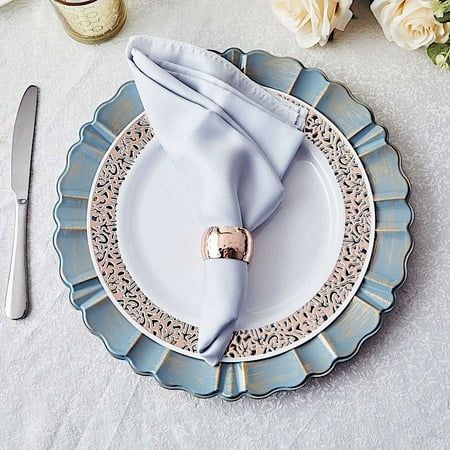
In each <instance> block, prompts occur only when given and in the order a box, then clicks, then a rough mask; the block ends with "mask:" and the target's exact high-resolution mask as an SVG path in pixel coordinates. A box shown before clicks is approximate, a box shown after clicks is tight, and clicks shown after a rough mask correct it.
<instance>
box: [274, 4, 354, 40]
mask: <svg viewBox="0 0 450 450" xmlns="http://www.w3.org/2000/svg"><path fill="white" fill-rule="evenodd" d="M352 2H353V0H341V1H338V0H272V8H273V11H274V13H275V16H276V17H277V18H278V20H279V21H280V22H281V23H282V24H283V25H284V26H285V27H286V28H288V29H289V30H290V31H292V32H293V33H295V39H296V41H297V43H298V45H299V46H300V47H303V48H309V47H312V46H313V45H316V44H319V45H325V44H326V43H327V42H328V39H329V37H330V35H331V33H332V32H333V30H334V29H336V28H337V29H338V30H341V31H342V30H344V28H345V27H346V25H347V24H348V22H349V20H350V19H351V18H352V12H351V11H350V6H351V4H352Z"/></svg>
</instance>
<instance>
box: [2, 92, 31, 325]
mask: <svg viewBox="0 0 450 450" xmlns="http://www.w3.org/2000/svg"><path fill="white" fill-rule="evenodd" d="M37 99H38V88H37V87H36V86H29V87H28V88H27V90H26V91H25V93H24V94H23V97H22V100H21V102H20V105H19V110H18V112H17V116H16V122H15V124H14V131H13V140H12V149H11V189H12V191H13V192H14V194H15V196H16V217H15V224H14V242H13V251H12V256H11V267H10V272H9V279H8V286H7V289H6V304H5V313H6V316H7V317H8V318H9V319H21V318H23V317H25V316H26V314H27V311H28V270H27V211H28V192H29V186H30V169H31V157H32V152H33V140H34V127H35V123H36V111H37Z"/></svg>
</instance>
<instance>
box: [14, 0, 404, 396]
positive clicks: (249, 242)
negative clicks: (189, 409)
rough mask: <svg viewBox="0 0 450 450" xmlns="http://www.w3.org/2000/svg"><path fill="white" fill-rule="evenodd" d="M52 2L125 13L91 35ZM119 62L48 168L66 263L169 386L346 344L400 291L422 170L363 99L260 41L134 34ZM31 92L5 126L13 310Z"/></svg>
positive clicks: (265, 369)
mask: <svg viewBox="0 0 450 450" xmlns="http://www.w3.org/2000/svg"><path fill="white" fill-rule="evenodd" d="M54 3H55V5H54V6H55V8H57V10H58V15H59V16H60V17H61V18H62V19H63V21H64V24H65V25H64V26H65V28H66V30H67V31H69V34H70V35H71V37H73V38H75V39H77V40H79V41H81V42H83V43H98V42H101V41H102V40H104V39H107V38H108V39H109V38H110V37H112V36H114V35H115V34H116V33H117V32H119V30H120V28H121V27H122V26H123V24H124V22H125V20H126V12H125V9H124V8H123V10H122V9H121V6H120V5H122V2H112V3H115V4H116V5H115V6H114V8H116V10H115V15H114V18H113V19H114V20H112V16H108V17H109V18H108V19H107V20H108V21H109V22H108V21H107V20H106V19H104V20H105V23H104V24H103V25H101V26H102V31H100V28H99V29H97V28H96V30H97V31H92V30H94V28H90V30H91V32H90V34H89V33H86V32H85V33H84V34H83V30H80V29H78V28H76V26H71V23H72V22H73V21H74V20H75V16H74V15H73V12H72V11H71V10H70V8H71V7H72V6H73V5H72V6H71V5H70V4H71V3H72V2H62V1H59V0H58V1H57V0H55V2H54ZM85 3H86V2H85ZM87 3H90V2H87ZM91 3H93V5H92V8H95V2H91ZM275 3H276V2H275ZM122 6H123V5H122ZM84 7H85V8H86V6H84ZM117 8H118V9H117ZM94 12H95V13H96V14H97V15H96V16H94V15H93V14H94ZM83 14H85V15H87V14H91V16H87V17H90V18H91V19H92V20H94V17H98V14H100V13H99V11H94V10H92V11H86V10H83ZM277 14H278V15H279V14H280V12H279V11H278V12H277ZM77 17H78V19H77V20H79V17H80V14H79V13H78V15H77ZM71 21H72V22H71ZM76 23H77V24H78V25H79V24H80V23H81V22H79V21H78V22H76ZM108 24H109V25H108ZM78 25H77V26H78ZM107 25H108V26H107ZM98 26H100V25H98ZM336 26H337V25H336ZM105 30H107V31H105ZM84 31H86V30H84ZM77 33H78V34H77ZM105 33H106V34H105ZM297 38H299V37H298V36H297ZM321 45H322V44H321ZM119 63H120V64H124V65H128V67H129V71H130V81H128V82H126V83H125V84H123V85H121V86H117V87H116V88H117V92H116V94H115V95H114V96H113V97H112V98H109V99H105V101H104V102H103V103H102V104H100V105H98V107H97V108H96V109H95V111H92V120H90V121H89V122H87V123H85V124H84V125H82V126H81V128H80V132H79V140H78V142H76V143H74V144H73V145H72V146H70V145H68V146H67V147H68V150H67V161H66V166H65V168H64V171H63V172H62V174H61V176H60V178H59V180H58V181H57V185H56V189H57V193H58V201H57V204H56V205H55V208H54V220H55V223H56V230H55V234H54V247H55V250H56V252H57V254H58V257H59V263H60V267H59V271H60V275H61V278H62V281H63V282H64V283H65V284H66V285H67V287H68V288H69V298H70V302H71V303H72V305H73V307H74V308H76V309H77V310H79V311H80V313H81V314H80V317H81V318H82V320H83V321H84V323H85V325H86V327H87V328H88V329H89V331H90V332H92V333H93V334H95V335H96V336H98V337H99V338H100V339H101V340H102V341H103V343H104V344H105V347H106V349H107V351H109V352H110V353H111V355H112V356H114V357H115V358H118V359H122V360H126V361H128V363H129V365H130V366H131V369H132V370H134V371H135V372H136V373H137V374H139V375H144V376H150V377H153V378H154V379H155V380H156V381H157V382H158V383H159V384H160V385H161V386H162V387H164V388H167V389H180V390H185V391H187V392H190V393H191V394H193V395H194V396H196V397H201V398H209V397H215V396H219V397H221V398H223V399H225V400H230V401H232V400H237V399H239V398H241V397H251V398H255V399H256V398H264V397H267V396H270V395H271V394H273V393H275V392H279V391H290V390H295V389H298V388H300V387H302V386H303V385H304V384H305V383H306V382H307V380H308V379H309V378H311V377H321V376H324V375H326V374H328V373H329V372H330V371H331V370H332V369H333V368H334V367H335V365H336V364H337V363H338V362H342V361H345V360H348V359H350V358H352V357H353V356H354V355H355V354H356V353H357V352H358V350H359V348H360V347H361V345H362V343H363V342H364V341H366V340H367V339H368V338H369V337H371V336H373V335H374V334H375V333H376V332H377V331H378V330H379V329H380V326H381V323H382V320H383V316H384V314H385V313H386V312H388V311H390V310H391V309H392V308H393V306H394V303H395V297H396V292H397V290H398V289H399V287H400V286H401V285H402V284H403V283H404V281H405V279H406V276H407V260H408V257H409V255H410V253H411V251H412V247H413V242H412V237H411V233H410V226H411V223H412V220H413V211H412V208H411V206H410V204H409V195H410V191H411V188H410V185H409V182H408V180H407V178H406V176H405V174H404V173H403V170H402V165H401V157H400V154H399V152H398V150H397V149H395V148H394V147H393V146H392V145H391V144H390V143H389V140H388V136H387V131H386V129H385V128H384V127H382V126H381V125H379V124H378V123H377V122H376V121H375V118H374V116H373V113H372V111H371V110H370V108H369V106H367V105H365V104H363V103H362V102H361V101H359V100H358V99H356V98H355V97H354V96H353V95H352V94H351V92H350V91H349V89H348V88H347V87H346V86H344V85H343V84H341V83H338V82H335V81H331V80H330V79H329V78H328V77H327V75H326V74H325V73H323V72H322V71H321V70H319V69H317V68H311V67H305V66H304V65H303V64H302V63H301V62H300V61H298V60H296V59H294V58H290V57H289V58H288V57H280V56H274V55H272V54H270V53H268V52H266V51H263V50H258V49H256V50H253V51H248V52H244V51H242V50H240V49H239V48H237V47H233V48H229V49H227V50H225V51H218V50H214V49H205V48H202V47H199V46H196V45H194V44H192V43H187V42H180V41H178V40H175V39H167V38H160V37H156V36H151V35H136V36H133V37H131V38H130V40H129V41H128V44H127V46H126V48H124V50H123V59H122V61H120V62H118V64H119ZM37 95H38V88H37V87H35V86H31V87H30V88H29V89H28V90H27V91H26V93H25V94H24V98H23V100H22V103H21V106H20V108H19V112H18V116H17V121H16V128H15V130H14V139H13V149H12V163H11V167H12V169H11V173H12V187H13V191H14V192H15V194H16V197H17V203H16V228H15V238H14V253H13V259H12V266H11V267H12V268H11V275H10V279H9V288H8V294H7V302H6V314H7V316H8V317H9V318H11V319H20V318H22V317H24V316H25V315H26V313H27V309H28V306H27V303H28V302H27V297H28V288H27V259H26V251H27V248H26V247H27V246H26V235H27V229H26V217H27V210H26V208H27V203H28V189H29V185H28V182H29V176H28V174H29V172H30V165H31V151H32V144H33V133H34V122H35V117H36V111H37ZM69 147H70V148H69Z"/></svg>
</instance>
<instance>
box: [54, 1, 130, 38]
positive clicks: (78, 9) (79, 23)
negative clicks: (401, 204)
mask: <svg viewBox="0 0 450 450" xmlns="http://www.w3.org/2000/svg"><path fill="white" fill-rule="evenodd" d="M50 1H51V3H52V4H53V6H54V8H55V9H56V12H57V13H58V16H59V18H60V19H61V22H62V24H63V26H64V29H65V30H66V32H67V33H68V34H69V36H70V37H72V38H73V39H75V40H77V41H79V42H82V43H84V44H97V43H99V42H103V41H106V40H108V39H110V38H112V37H113V36H115V35H116V34H117V33H118V32H119V31H120V29H121V28H122V26H123V24H124V23H125V20H126V17H127V13H126V9H125V4H124V2H123V0H83V1H80V0H50Z"/></svg>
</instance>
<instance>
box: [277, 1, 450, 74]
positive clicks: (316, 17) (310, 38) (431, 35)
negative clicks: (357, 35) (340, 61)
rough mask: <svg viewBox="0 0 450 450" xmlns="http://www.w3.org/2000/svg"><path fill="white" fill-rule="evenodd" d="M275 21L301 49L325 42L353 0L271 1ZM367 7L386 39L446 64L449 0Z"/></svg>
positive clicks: (345, 19)
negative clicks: (283, 27) (422, 48)
mask: <svg viewBox="0 0 450 450" xmlns="http://www.w3.org/2000/svg"><path fill="white" fill-rule="evenodd" d="M271 1H272V9H273V11H274V13H275V16H276V17H277V18H278V20H279V21H280V22H281V23H282V24H283V25H284V26H285V27H286V28H288V29H289V30H290V31H292V32H293V33H294V34H295V39H296V41H297V44H298V45H299V46H300V47H302V48H309V47H313V46H314V45H317V44H319V45H321V46H323V45H325V44H326V43H327V42H328V40H330V39H331V38H332V37H333V34H334V31H335V30H340V31H343V30H344V29H345V27H346V26H347V24H348V23H349V21H350V19H351V18H352V16H353V13H352V11H351V9H350V8H351V6H352V3H353V0H271ZM370 9H371V10H372V12H373V14H374V16H375V18H376V19H377V21H378V23H379V24H380V25H381V28H382V30H383V33H384V35H385V36H386V39H387V40H388V41H391V42H395V43H396V44H397V45H399V46H400V47H401V48H403V49H405V50H408V51H410V50H416V49H418V48H420V47H427V54H428V56H429V57H430V59H431V60H432V61H433V63H434V64H435V65H436V66H438V67H440V68H441V69H449V67H450V39H449V35H450V0H373V1H372V3H371V5H370Z"/></svg>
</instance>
